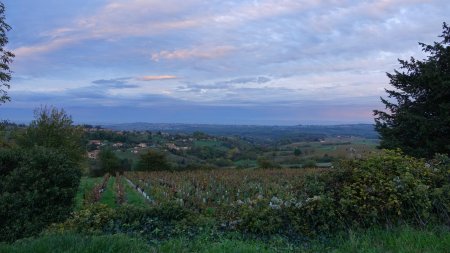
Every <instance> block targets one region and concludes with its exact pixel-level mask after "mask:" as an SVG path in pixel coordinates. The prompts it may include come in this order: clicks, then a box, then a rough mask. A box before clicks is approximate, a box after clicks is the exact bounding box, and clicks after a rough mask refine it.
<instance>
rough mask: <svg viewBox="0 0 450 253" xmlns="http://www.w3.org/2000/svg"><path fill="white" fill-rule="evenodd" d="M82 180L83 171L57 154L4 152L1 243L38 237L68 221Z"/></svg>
mask: <svg viewBox="0 0 450 253" xmlns="http://www.w3.org/2000/svg"><path fill="white" fill-rule="evenodd" d="M80 177H81V171H80V169H79V168H78V167H77V166H76V165H75V164H74V163H73V162H71V161H70V159H68V157H67V156H66V155H64V154H61V153H59V152H57V151H55V150H52V149H48V148H43V147H35V148H31V149H29V150H20V149H0V206H1V208H0V241H13V240H15V239H18V238H22V237H27V236H31V235H35V234H37V233H39V232H40V231H41V230H42V229H43V228H45V227H46V226H47V225H49V224H50V223H53V222H60V221H63V220H65V219H66V218H67V217H68V216H69V214H70V212H71V210H72V208H73V205H74V197H75V195H76V192H77V189H78V185H79V183H80Z"/></svg>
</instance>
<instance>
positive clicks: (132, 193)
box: [122, 178, 148, 207]
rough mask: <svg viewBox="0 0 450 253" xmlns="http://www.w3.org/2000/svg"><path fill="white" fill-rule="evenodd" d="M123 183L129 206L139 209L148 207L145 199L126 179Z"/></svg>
mask: <svg viewBox="0 0 450 253" xmlns="http://www.w3.org/2000/svg"><path fill="white" fill-rule="evenodd" d="M122 183H123V185H124V187H125V201H126V203H127V204H130V205H134V206H139V207H146V206H148V204H147V202H146V200H145V199H144V197H143V196H142V195H140V194H139V193H138V192H137V191H136V190H135V189H133V188H132V187H131V186H130V185H129V184H128V182H127V181H126V180H125V179H124V178H122Z"/></svg>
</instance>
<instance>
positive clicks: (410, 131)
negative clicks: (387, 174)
mask: <svg viewBox="0 0 450 253" xmlns="http://www.w3.org/2000/svg"><path fill="white" fill-rule="evenodd" d="M439 37H440V38H442V41H440V42H434V43H433V44H432V45H427V44H424V43H419V45H420V46H421V47H422V50H423V51H424V52H425V53H427V54H429V55H428V56H427V58H426V59H423V60H417V59H414V58H413V57H411V59H410V60H409V61H407V60H399V62H400V65H401V70H402V71H398V70H394V73H388V74H387V76H388V77H389V79H390V84H391V85H392V86H393V87H394V89H392V90H388V89H386V92H387V94H388V98H381V101H382V102H383V104H384V105H385V107H386V109H387V111H380V110H375V111H374V115H375V123H376V125H375V129H376V130H377V131H378V133H379V134H380V137H381V144H380V146H381V148H388V149H393V148H400V149H402V150H403V151H404V152H405V153H406V154H409V155H412V156H415V157H425V158H431V157H432V156H433V155H434V154H435V153H443V154H450V27H449V26H448V25H447V24H446V23H444V24H443V32H442V35H441V36H439Z"/></svg>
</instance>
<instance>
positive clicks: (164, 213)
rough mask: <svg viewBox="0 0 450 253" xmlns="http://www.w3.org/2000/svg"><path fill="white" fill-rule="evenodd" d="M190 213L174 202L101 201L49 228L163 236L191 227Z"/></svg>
mask: <svg viewBox="0 0 450 253" xmlns="http://www.w3.org/2000/svg"><path fill="white" fill-rule="evenodd" d="M192 219H194V218H193V216H192V215H191V213H190V212H189V211H188V210H187V209H185V208H183V207H181V206H179V205H176V204H174V203H168V204H165V205H161V206H153V207H148V208H140V207H135V206H129V205H124V206H120V207H118V208H116V209H112V208H110V207H108V206H106V205H104V204H94V205H90V206H87V207H86V208H85V209H82V210H80V211H78V212H75V213H73V215H72V217H71V218H70V219H68V220H66V221H65V222H64V223H60V224H55V225H53V226H52V227H51V228H50V230H49V231H50V232H59V233H66V232H77V233H83V234H98V233H106V234H117V233H126V234H142V235H145V236H146V237H148V238H149V239H157V240H161V239H167V238H169V237H171V236H176V235H183V234H186V233H187V232H190V231H193V230H195V229H194V224H195V222H191V221H192Z"/></svg>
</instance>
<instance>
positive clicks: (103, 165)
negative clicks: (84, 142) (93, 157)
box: [98, 148, 122, 175]
mask: <svg viewBox="0 0 450 253" xmlns="http://www.w3.org/2000/svg"><path fill="white" fill-rule="evenodd" d="M98 156H99V160H100V169H101V170H102V172H103V173H110V174H112V175H114V174H115V172H116V171H121V170H122V163H121V161H120V159H119V158H118V157H117V156H116V154H114V152H113V151H112V150H111V149H109V148H106V149H102V150H101V151H100V153H99V155H98Z"/></svg>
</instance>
